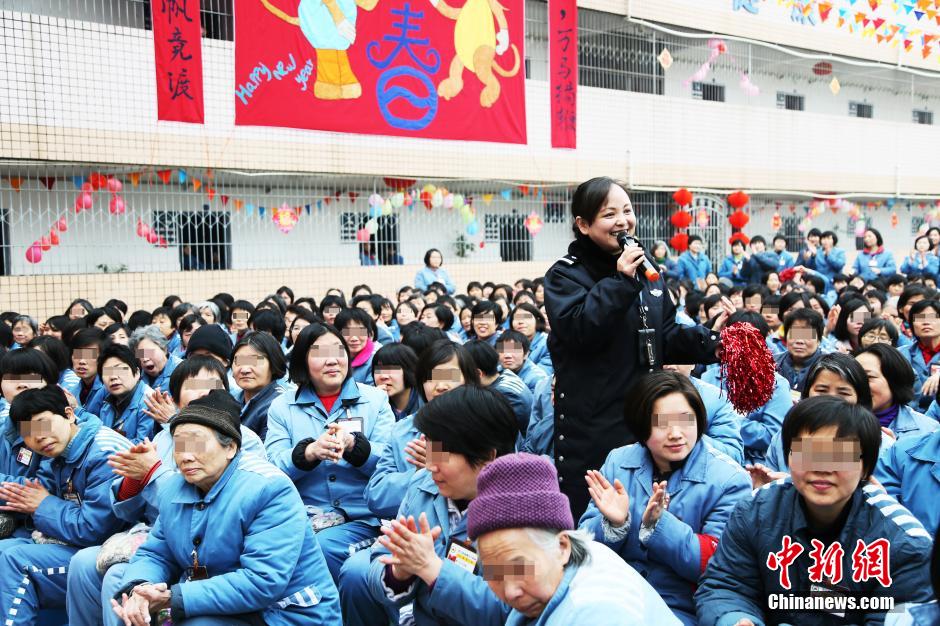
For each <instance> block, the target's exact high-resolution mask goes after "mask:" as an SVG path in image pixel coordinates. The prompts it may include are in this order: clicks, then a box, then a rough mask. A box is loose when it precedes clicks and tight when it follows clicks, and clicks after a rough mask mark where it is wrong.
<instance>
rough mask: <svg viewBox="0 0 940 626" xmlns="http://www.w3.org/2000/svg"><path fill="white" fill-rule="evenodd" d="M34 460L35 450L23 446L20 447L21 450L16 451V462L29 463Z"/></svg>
mask: <svg viewBox="0 0 940 626" xmlns="http://www.w3.org/2000/svg"><path fill="white" fill-rule="evenodd" d="M32 460H33V451H32V450H30V449H29V448H27V447H26V446H23V447H22V448H20V451H19V452H17V453H16V462H17V463H19V464H21V465H29V464H30V462H32Z"/></svg>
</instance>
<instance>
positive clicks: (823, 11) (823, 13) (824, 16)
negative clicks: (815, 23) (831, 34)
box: [818, 2, 832, 22]
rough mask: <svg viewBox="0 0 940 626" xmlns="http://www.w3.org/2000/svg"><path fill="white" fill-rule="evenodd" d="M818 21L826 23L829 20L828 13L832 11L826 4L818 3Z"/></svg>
mask: <svg viewBox="0 0 940 626" xmlns="http://www.w3.org/2000/svg"><path fill="white" fill-rule="evenodd" d="M818 7H819V19H821V20H822V21H824V22H825V21H826V20H828V19H829V12H830V11H832V5H831V4H829V3H828V2H820V3H819V5H818Z"/></svg>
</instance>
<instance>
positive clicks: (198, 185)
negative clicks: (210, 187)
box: [180, 178, 202, 191]
mask: <svg viewBox="0 0 940 626" xmlns="http://www.w3.org/2000/svg"><path fill="white" fill-rule="evenodd" d="M180 182H182V181H180ZM200 189H202V181H201V180H199V179H198V178H194V179H193V191H199V190H200Z"/></svg>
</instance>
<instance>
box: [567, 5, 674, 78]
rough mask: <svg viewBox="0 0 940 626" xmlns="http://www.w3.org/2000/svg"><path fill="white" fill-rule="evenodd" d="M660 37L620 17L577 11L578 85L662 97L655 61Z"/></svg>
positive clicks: (660, 41) (660, 73)
mask: <svg viewBox="0 0 940 626" xmlns="http://www.w3.org/2000/svg"><path fill="white" fill-rule="evenodd" d="M662 48H663V42H662V37H661V36H660V35H657V34H656V32H655V31H647V30H645V29H641V28H635V27H634V26H632V25H630V24H629V23H628V22H626V21H624V19H623V17H622V16H617V15H613V14H611V13H603V12H600V11H590V10H586V9H581V10H579V11H578V84H579V85H582V86H585V87H600V88H602V89H618V90H621V91H634V92H637V93H649V94H656V95H662V94H663V88H664V73H663V68H662V66H661V65H660V64H659V61H657V60H656V57H657V55H659V53H660V52H661V51H662Z"/></svg>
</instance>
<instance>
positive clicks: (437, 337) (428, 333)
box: [401, 320, 450, 357]
mask: <svg viewBox="0 0 940 626" xmlns="http://www.w3.org/2000/svg"><path fill="white" fill-rule="evenodd" d="M441 340H444V341H450V339H448V338H447V333H445V332H444V331H443V330H441V329H440V328H431V327H430V326H428V325H427V324H422V323H421V322H420V321H418V320H415V321H413V322H411V323H410V324H405V325H404V326H402V327H401V343H403V344H404V345H406V346H408V347H409V348H411V349H412V350H414V351H415V354H417V355H418V356H419V357H420V356H421V355H422V354H424V351H425V350H427V349H428V347H430V346H431V345H432V344H434V343H436V342H438V341H441Z"/></svg>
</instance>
